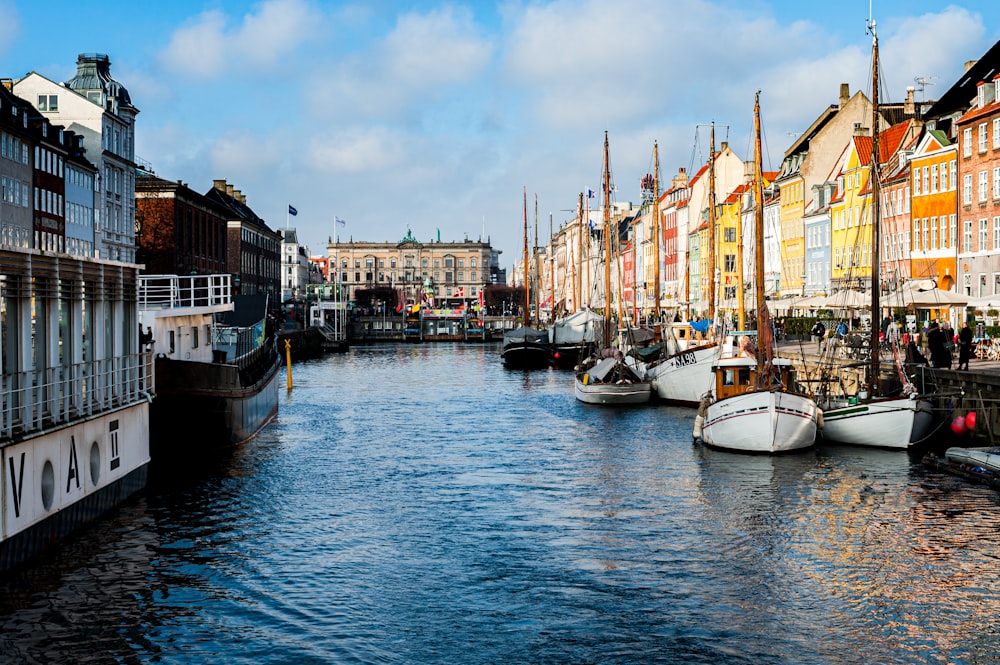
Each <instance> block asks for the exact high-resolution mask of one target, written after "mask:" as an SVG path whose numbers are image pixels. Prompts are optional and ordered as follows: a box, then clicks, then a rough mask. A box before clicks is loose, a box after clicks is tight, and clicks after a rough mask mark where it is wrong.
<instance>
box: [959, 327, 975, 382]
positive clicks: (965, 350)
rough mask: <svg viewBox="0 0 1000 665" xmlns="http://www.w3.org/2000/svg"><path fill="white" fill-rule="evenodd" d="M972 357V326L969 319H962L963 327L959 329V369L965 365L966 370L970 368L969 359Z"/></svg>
mask: <svg viewBox="0 0 1000 665" xmlns="http://www.w3.org/2000/svg"><path fill="white" fill-rule="evenodd" d="M971 358H972V328H970V327H969V322H968V321H962V329H961V330H959V331H958V369H962V365H965V369H966V371H968V369H969V360H970V359H971Z"/></svg>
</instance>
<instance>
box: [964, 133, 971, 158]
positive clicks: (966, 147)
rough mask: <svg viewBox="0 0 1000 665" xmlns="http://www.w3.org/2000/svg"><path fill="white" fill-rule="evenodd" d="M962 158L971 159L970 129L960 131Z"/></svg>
mask: <svg viewBox="0 0 1000 665" xmlns="http://www.w3.org/2000/svg"><path fill="white" fill-rule="evenodd" d="M962 157H972V127H966V128H965V129H963V130H962Z"/></svg>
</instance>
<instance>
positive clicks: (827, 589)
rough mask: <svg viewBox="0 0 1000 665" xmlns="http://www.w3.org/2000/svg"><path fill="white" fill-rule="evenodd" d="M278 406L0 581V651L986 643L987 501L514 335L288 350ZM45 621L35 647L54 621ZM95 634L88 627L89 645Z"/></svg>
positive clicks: (729, 655)
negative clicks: (550, 353)
mask: <svg viewBox="0 0 1000 665" xmlns="http://www.w3.org/2000/svg"><path fill="white" fill-rule="evenodd" d="M295 369H296V374H295V388H294V390H293V391H292V392H290V393H287V394H282V398H281V399H282V403H281V410H280V414H279V417H278V419H277V420H276V421H275V422H274V423H273V424H272V425H271V426H270V427H268V428H267V429H266V430H265V432H264V433H263V434H262V435H261V436H260V437H259V438H258V439H256V440H255V441H253V442H252V443H251V444H250V445H248V446H244V447H242V448H240V449H237V450H235V451H233V452H232V453H231V454H230V455H228V456H225V457H223V458H221V459H218V460H213V461H207V460H196V461H191V462H190V463H189V464H188V465H187V466H181V467H179V468H173V469H166V468H163V467H156V466H155V465H154V470H153V471H154V475H153V478H154V483H153V484H152V485H151V487H150V489H149V491H148V492H147V493H146V494H145V495H144V497H143V498H142V500H140V501H137V502H133V503H130V504H129V505H128V506H126V508H125V509H124V510H122V511H120V512H118V513H116V514H115V515H114V516H113V517H112V518H111V519H108V520H104V521H102V522H101V523H99V524H98V525H96V526H95V527H94V528H93V529H90V530H88V531H87V532H86V534H85V535H84V536H83V537H82V538H80V539H77V540H75V541H72V542H71V543H69V544H68V545H67V546H65V547H63V548H61V549H60V550H59V554H58V556H55V557H53V558H50V559H48V560H45V561H43V562H40V563H39V564H38V565H37V566H35V567H32V568H30V569H28V570H25V571H22V572H20V573H18V574H17V575H16V576H13V577H11V578H8V579H7V580H5V581H4V584H3V588H0V620H2V621H3V625H4V640H2V641H0V661H2V662H7V661H11V662H88V661H89V662H164V663H187V662H190V663H198V662H227V663H261V662H275V663H286V662H287V663H328V662H359V663H360V662H364V663H377V662H387V663H437V662H458V663H465V662H471V663H495V662H560V663H568V662H600V663H635V662H643V663H645V662H665V663H672V662H694V663H698V662H701V663H718V662H726V663H754V664H757V663H789V662H796V663H798V662H808V663H820V662H821V663H862V662H863V663H868V662H884V663H896V662H899V663H903V662H905V663H911V662H917V663H919V662H927V663H931V662H990V661H991V659H993V658H994V654H995V653H998V652H1000V651H998V649H1000V644H998V643H997V639H996V635H997V634H998V630H997V628H998V622H1000V603H998V602H997V601H996V600H994V598H993V596H992V595H991V593H990V586H989V584H988V581H990V580H992V579H993V578H994V577H995V575H996V574H997V572H1000V571H998V570H997V552H1000V548H998V544H1000V543H998V542H997V539H998V536H997V533H998V532H1000V529H998V527H1000V520H998V519H997V517H996V515H997V510H996V508H997V505H996V503H997V501H996V495H995V493H994V492H993V491H992V490H988V489H985V488H980V487H976V486H972V485H967V484H965V483H964V482H963V481H961V480H958V479H954V478H950V477H946V476H941V475H938V474H935V473H931V472H928V471H927V470H925V469H924V468H923V467H922V466H921V465H920V463H919V460H916V459H913V458H910V457H909V456H908V455H907V454H906V453H901V452H898V451H881V450H871V449H862V448H846V447H820V448H817V449H815V450H810V451H803V452H801V453H797V454H793V455H785V456H752V455H738V454H733V453H728V452H724V451H717V450H712V449H708V448H703V447H701V446H695V445H692V444H691V436H690V432H691V426H692V421H693V416H694V413H693V412H692V411H691V410H686V409H676V408H671V407H666V406H659V405H649V406H648V407H646V408H640V409H626V410H615V409H593V408H588V407H587V405H584V404H581V403H579V402H578V401H577V400H576V399H575V398H574V397H573V387H572V375H571V374H570V373H567V372H555V371H543V372H528V373H524V372H510V371H506V370H504V369H503V368H502V363H501V362H500V358H499V349H498V348H496V347H489V346H477V345H454V346H452V345H431V344H425V345H411V346H403V345H400V346H382V347H366V348H360V349H353V350H352V351H351V353H349V354H347V355H343V356H329V357H325V358H321V359H317V360H314V361H308V362H305V363H301V364H299V365H296V368H295ZM42 636H44V639H43V637H42ZM94 645H96V646H97V649H96V650H95V648H94Z"/></svg>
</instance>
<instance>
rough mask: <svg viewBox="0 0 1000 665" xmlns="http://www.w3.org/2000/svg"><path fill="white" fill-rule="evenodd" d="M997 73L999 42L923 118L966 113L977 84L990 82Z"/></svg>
mask: <svg viewBox="0 0 1000 665" xmlns="http://www.w3.org/2000/svg"><path fill="white" fill-rule="evenodd" d="M998 71H1000V41H997V43H996V44H994V45H993V46H991V47H990V49H989V50H988V51H986V53H984V54H983V56H982V57H981V58H979V60H977V61H976V63H975V64H974V65H972V66H971V67H970V68H969V69H968V71H966V72H963V73H962V75H961V76H960V77H959V78H958V80H957V81H955V83H954V84H952V86H951V87H950V88H948V91H947V92H946V93H944V94H943V95H941V98H940V99H938V100H937V101H936V102H934V104H932V105H931V107H930V108H929V109H928V110H927V113H926V114H925V116H924V117H926V118H939V117H942V116H948V115H952V114H954V113H962V112H964V111H966V110H967V109H968V108H969V101H970V100H972V99H975V97H976V86H977V85H978V83H979V82H980V81H988V80H991V79H992V78H993V76H994V75H995V74H996V73H997V72H998Z"/></svg>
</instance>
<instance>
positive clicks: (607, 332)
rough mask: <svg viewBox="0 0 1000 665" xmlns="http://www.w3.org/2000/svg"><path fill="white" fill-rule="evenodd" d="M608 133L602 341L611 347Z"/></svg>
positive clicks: (605, 165) (605, 174)
mask: <svg viewBox="0 0 1000 665" xmlns="http://www.w3.org/2000/svg"><path fill="white" fill-rule="evenodd" d="M608 152H609V150H608V132H607V130H605V131H604V339H605V344H604V345H605V346H611V211H610V209H611V167H610V165H609V164H608V162H609V157H608Z"/></svg>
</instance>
